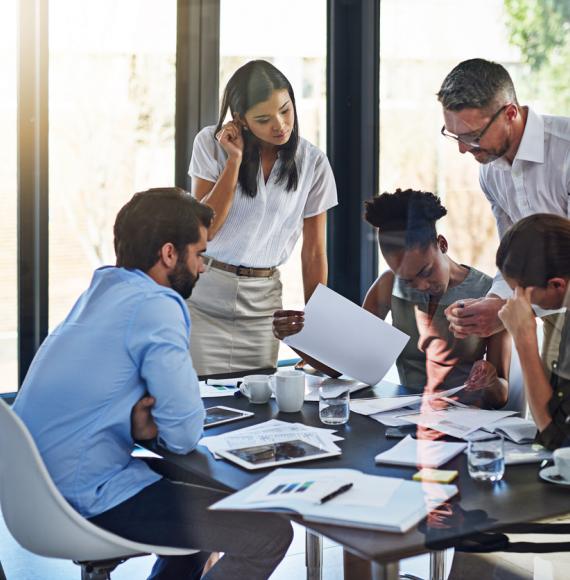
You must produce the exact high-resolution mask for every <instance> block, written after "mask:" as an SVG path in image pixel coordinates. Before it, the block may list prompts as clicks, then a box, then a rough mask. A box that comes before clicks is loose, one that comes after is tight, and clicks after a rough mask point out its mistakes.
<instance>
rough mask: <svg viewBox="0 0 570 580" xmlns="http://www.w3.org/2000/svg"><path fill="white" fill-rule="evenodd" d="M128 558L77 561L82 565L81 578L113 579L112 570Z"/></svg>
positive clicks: (89, 579) (91, 579)
mask: <svg viewBox="0 0 570 580" xmlns="http://www.w3.org/2000/svg"><path fill="white" fill-rule="evenodd" d="M127 560H128V558H121V559H114V560H99V561H97V562H75V563H76V564H79V566H81V580H111V572H112V571H113V570H114V569H115V568H116V567H117V566H118V565H119V564H122V563H123V562H125V561H127Z"/></svg>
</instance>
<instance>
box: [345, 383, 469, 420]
mask: <svg viewBox="0 0 570 580" xmlns="http://www.w3.org/2000/svg"><path fill="white" fill-rule="evenodd" d="M464 388H465V385H461V386H459V387H454V388H452V389H447V390H446V391H438V392H436V393H433V394H431V395H423V396H422V395H405V396H402V397H374V398H372V399H353V400H352V401H351V402H350V410H351V411H354V412H355V413H359V414H361V415H375V414H377V413H385V412H387V411H393V410H394V409H404V408H405V407H411V406H414V405H418V404H419V403H421V402H422V400H423V401H424V402H427V403H429V402H430V401H434V400H436V399H444V400H447V399H448V398H449V397H451V396H452V395H455V394H456V393H458V392H459V391H461V390H462V389H464ZM446 402H447V401H446ZM448 404H451V405H454V404H455V403H454V402H453V401H451V400H450V401H449V403H448Z"/></svg>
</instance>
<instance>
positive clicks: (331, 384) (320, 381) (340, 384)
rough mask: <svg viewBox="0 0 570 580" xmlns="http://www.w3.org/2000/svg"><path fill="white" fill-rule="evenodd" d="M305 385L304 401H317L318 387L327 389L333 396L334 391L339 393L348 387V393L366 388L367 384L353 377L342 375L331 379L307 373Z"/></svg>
mask: <svg viewBox="0 0 570 580" xmlns="http://www.w3.org/2000/svg"><path fill="white" fill-rule="evenodd" d="M305 385H306V386H305V401H318V400H319V387H324V388H325V389H326V390H327V393H328V395H329V396H333V395H332V394H333V393H334V392H335V391H338V392H339V393H341V392H343V391H345V390H346V389H348V391H349V392H350V393H355V392H356V391H360V390H361V389H366V388H368V385H366V384H364V383H361V382H360V381H355V380H353V379H348V378H343V377H339V378H338V379H332V378H329V377H318V376H315V375H307V376H306V383H305Z"/></svg>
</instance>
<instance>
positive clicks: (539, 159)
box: [490, 107, 544, 171]
mask: <svg viewBox="0 0 570 580" xmlns="http://www.w3.org/2000/svg"><path fill="white" fill-rule="evenodd" d="M527 109H528V114H527V118H526V123H525V127H524V131H523V136H522V138H521V142H520V143H519V148H518V150H517V154H516V155H515V158H514V159H513V163H512V165H511V164H510V163H509V162H508V161H507V160H506V159H504V158H503V157H500V158H499V159H495V161H493V162H491V163H490V165H492V166H493V167H496V168H499V169H503V170H504V171H511V170H512V168H513V165H515V163H516V162H517V161H531V162H533V163H544V119H543V118H542V117H541V116H540V115H538V114H537V113H535V112H534V111H533V110H532V109H531V108H530V107H527Z"/></svg>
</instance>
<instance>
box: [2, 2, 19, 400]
mask: <svg viewBox="0 0 570 580" xmlns="http://www.w3.org/2000/svg"><path fill="white" fill-rule="evenodd" d="M17 22H18V2H17V1H16V0H7V1H5V2H3V3H2V18H0V150H1V151H2V155H0V247H1V248H2V251H1V252H0V272H1V273H2V274H1V276H0V393H7V392H14V391H16V389H17V386H18V297H17V288H18V284H17V269H18V263H17V259H18V252H17V247H16V245H17V229H16V228H17V221H16V220H17V215H16V211H17V205H16V204H17V165H16V155H17V149H16V146H17V125H16V122H17V121H16V119H17V115H16V110H17V70H16V65H17V62H18V57H17V31H18V25H17Z"/></svg>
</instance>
